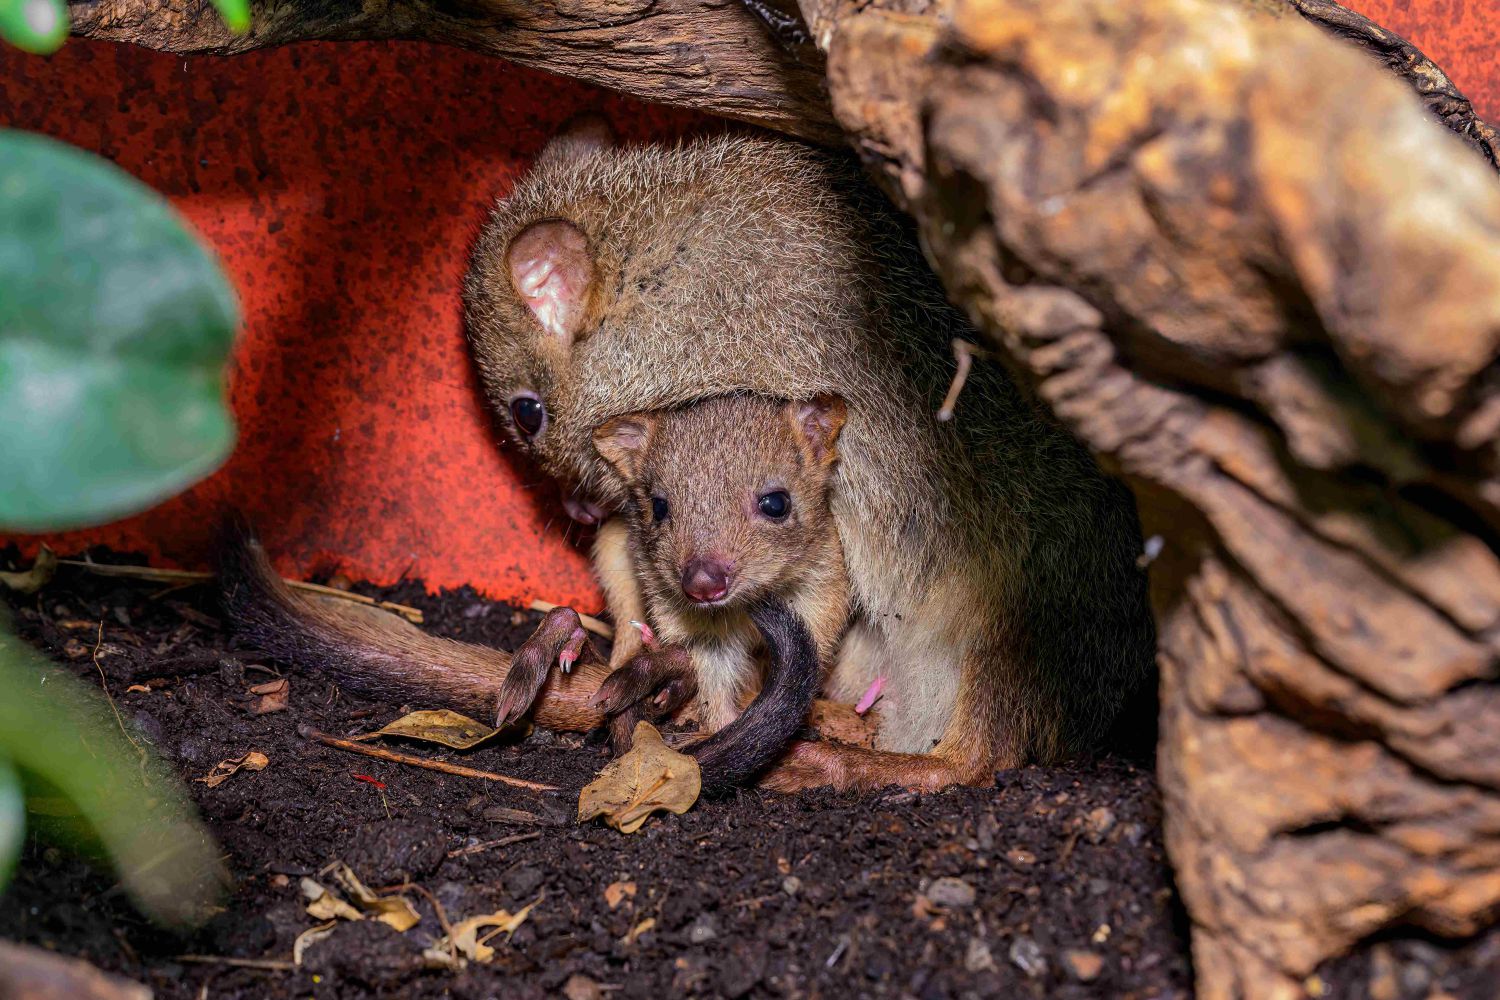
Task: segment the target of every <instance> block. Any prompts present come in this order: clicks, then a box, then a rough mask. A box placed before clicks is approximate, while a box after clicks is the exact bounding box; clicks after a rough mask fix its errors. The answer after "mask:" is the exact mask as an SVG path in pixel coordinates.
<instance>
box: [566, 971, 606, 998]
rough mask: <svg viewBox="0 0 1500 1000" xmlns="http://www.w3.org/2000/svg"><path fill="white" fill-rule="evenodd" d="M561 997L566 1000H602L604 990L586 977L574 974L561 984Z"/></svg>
mask: <svg viewBox="0 0 1500 1000" xmlns="http://www.w3.org/2000/svg"><path fill="white" fill-rule="evenodd" d="M562 991H563V996H565V997H567V998H568V1000H603V997H604V990H602V989H600V987H599V984H598V983H596V982H594V981H593V980H592V979H590V978H589V977H588V976H585V975H582V974H575V975H572V976H569V977H568V981H567V982H565V983H563V988H562Z"/></svg>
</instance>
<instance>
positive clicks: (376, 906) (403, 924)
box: [333, 862, 422, 933]
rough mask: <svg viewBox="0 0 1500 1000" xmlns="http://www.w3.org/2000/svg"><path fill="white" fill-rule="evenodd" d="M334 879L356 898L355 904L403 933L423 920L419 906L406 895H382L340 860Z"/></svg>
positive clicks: (334, 870)
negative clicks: (413, 903)
mask: <svg viewBox="0 0 1500 1000" xmlns="http://www.w3.org/2000/svg"><path fill="white" fill-rule="evenodd" d="M333 878H334V881H336V882H338V884H339V885H341V886H343V888H344V891H345V892H347V893H348V894H349V897H350V898H351V899H353V900H354V904H355V905H356V906H358V907H359V908H360V909H361V910H363V911H364V912H365V913H367V914H369V915H371V916H373V917H374V918H375V919H376V920H379V921H380V922H381V923H383V924H389V925H390V926H391V927H394V928H395V929H396V930H398V931H402V932H403V933H404V932H406V931H409V930H411V929H412V928H413V927H415V926H417V924H419V923H421V922H422V917H421V915H420V914H419V913H417V908H416V907H415V906H413V905H412V904H411V900H409V899H407V898H406V897H405V896H380V895H377V894H376V893H375V892H374V891H373V890H371V889H369V888H368V887H367V886H366V885H365V884H364V883H363V882H361V881H360V880H359V876H357V875H355V874H354V871H353V869H351V868H350V867H349V866H348V865H346V864H344V863H343V862H339V863H338V864H337V865H335V867H334V869H333Z"/></svg>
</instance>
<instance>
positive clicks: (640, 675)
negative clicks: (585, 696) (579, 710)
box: [589, 646, 698, 715]
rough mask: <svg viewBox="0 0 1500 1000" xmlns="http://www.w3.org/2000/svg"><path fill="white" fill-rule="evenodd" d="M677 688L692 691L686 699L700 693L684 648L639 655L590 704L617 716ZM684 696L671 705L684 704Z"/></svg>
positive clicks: (676, 647) (617, 673) (601, 686)
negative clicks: (667, 689) (666, 690)
mask: <svg viewBox="0 0 1500 1000" xmlns="http://www.w3.org/2000/svg"><path fill="white" fill-rule="evenodd" d="M672 686H676V687H678V688H684V687H686V688H689V690H688V693H687V695H686V697H691V696H692V695H693V694H696V693H697V689H698V684H697V678H696V677H695V676H694V674H693V665H692V661H691V660H690V659H689V658H688V655H687V650H685V649H683V648H682V647H680V646H669V647H664V648H658V649H654V650H653V649H646V650H642V651H641V652H639V653H637V654H636V655H635V656H634V657H632V658H631V659H630V661H629V662H627V663H626V664H625V665H624V666H623V667H621V668H620V669H618V670H616V671H615V672H614V673H612V674H610V675H609V676H608V677H607V678H605V680H604V683H603V684H601V685H599V690H598V691H596V692H594V696H593V697H592V698H590V699H589V704H590V705H592V706H594V707H596V708H599V709H601V710H603V712H604V713H605V714H606V715H614V714H616V713H618V712H622V711H624V710H625V709H627V708H630V707H632V706H633V705H635V704H636V703H637V702H639V701H640V700H641V699H643V698H645V697H647V696H648V695H654V694H657V693H658V692H660V691H662V690H663V689H665V688H670V687H672ZM682 700H685V698H684V697H683V696H680V695H673V696H672V697H669V698H668V701H676V702H677V704H681V702H682Z"/></svg>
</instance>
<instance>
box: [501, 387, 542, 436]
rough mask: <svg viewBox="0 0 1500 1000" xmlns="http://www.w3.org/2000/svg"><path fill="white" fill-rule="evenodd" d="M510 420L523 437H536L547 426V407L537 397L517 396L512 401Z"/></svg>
mask: <svg viewBox="0 0 1500 1000" xmlns="http://www.w3.org/2000/svg"><path fill="white" fill-rule="evenodd" d="M510 419H511V420H514V421H515V423H516V429H517V430H519V431H520V432H521V435H522V436H523V437H529V438H531V437H536V436H537V435H538V434H540V433H541V432H542V428H543V427H545V426H547V407H546V406H544V405H543V404H542V401H541V400H540V399H537V398H536V397H535V396H532V395H529V394H528V395H524V396H517V397H516V398H515V399H512V400H511V401H510Z"/></svg>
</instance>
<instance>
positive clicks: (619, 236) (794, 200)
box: [465, 137, 1153, 784]
mask: <svg viewBox="0 0 1500 1000" xmlns="http://www.w3.org/2000/svg"><path fill="white" fill-rule="evenodd" d="M543 220H564V221H566V222H567V223H569V224H570V225H572V226H575V227H576V228H577V229H578V231H579V232H581V233H582V234H583V236H584V237H585V239H586V241H587V245H588V247H589V251H590V253H591V254H592V263H593V268H594V274H595V280H596V281H597V283H598V284H597V286H596V288H595V289H594V292H596V293H597V294H599V295H600V296H601V297H600V298H598V299H591V300H590V302H591V309H592V310H593V312H592V313H591V315H590V316H589V317H588V318H587V321H586V322H585V323H584V324H583V325H582V326H581V327H579V328H577V329H572V330H569V331H568V332H567V333H566V335H564V336H557V335H552V334H548V333H546V332H545V331H543V330H542V329H541V327H540V326H539V324H538V323H537V321H536V318H535V317H534V316H533V315H532V314H531V313H530V311H529V310H528V308H527V306H526V304H525V303H523V302H522V301H521V299H520V298H519V297H518V296H517V294H516V290H515V287H514V285H513V284H512V276H511V274H510V273H509V272H508V270H507V261H506V249H507V248H508V247H509V246H510V245H511V244H512V242H513V241H514V240H515V239H516V238H517V236H520V235H522V234H524V233H525V232H526V231H527V230H528V229H529V227H531V226H532V225H533V224H534V223H537V222H539V221H543ZM465 292H466V295H465V301H466V308H467V315H468V320H469V326H470V331H471V337H472V340H473V346H474V354H475V357H476V359H477V361H478V364H479V366H480V371H481V374H482V376H483V381H484V384H485V387H486V391H487V392H488V393H489V395H490V397H491V399H492V400H493V401H494V402H495V403H496V405H497V407H499V408H500V409H501V411H502V413H504V412H505V408H506V407H507V406H508V405H509V402H510V400H511V399H512V398H513V397H514V395H515V394H516V393H518V392H529V393H534V394H535V395H536V396H537V397H538V398H540V399H541V400H543V401H544V402H545V405H546V407H547V411H548V425H547V427H546V428H545V429H544V430H543V431H542V433H541V434H539V435H537V436H535V437H533V438H526V437H525V436H524V435H521V434H517V440H519V441H521V442H522V443H523V444H524V445H525V447H527V448H528V450H530V451H531V452H532V453H533V454H534V455H535V456H536V457H537V458H538V459H539V460H540V462H541V463H542V464H543V466H544V467H545V468H546V469H547V470H548V471H549V472H550V473H552V474H553V475H555V476H556V477H558V478H559V479H560V480H561V481H562V482H563V483H564V484H565V488H567V489H570V490H573V491H575V492H576V493H577V494H578V495H581V496H586V497H589V498H591V499H595V500H598V501H600V502H601V503H603V504H604V505H606V506H615V505H618V504H619V503H620V502H621V500H622V497H623V486H622V482H621V480H620V478H619V477H618V476H617V475H614V474H613V473H612V470H611V469H610V468H609V466H608V464H607V463H604V462H600V461H599V460H598V459H597V457H596V455H595V454H594V452H593V449H592V448H590V447H589V444H588V432H589V429H590V428H592V427H594V426H597V425H598V424H599V423H600V422H601V421H603V420H606V419H609V418H611V417H613V416H615V415H618V414H620V413H623V412H627V411H633V410H639V409H642V408H648V409H652V408H663V407H670V406H674V405H678V404H681V403H684V402H689V401H691V400H694V399H700V398H703V397H705V396H715V395H723V394H730V393H737V392H752V393H759V394H764V395H771V396H777V397H781V398H787V397H791V398H811V397H813V396H815V395H819V394H823V393H834V394H837V395H840V396H842V397H843V398H844V399H846V400H847V401H848V404H849V420H848V424H847V426H846V428H845V430H844V433H843V436H842V438H841V439H840V451H841V454H842V461H841V464H840V466H839V471H838V475H837V477H836V481H835V485H834V491H833V496H832V509H833V513H834V517H835V520H836V522H837V524H838V528H839V534H840V536H841V539H842V544H843V549H844V554H845V559H846V563H847V568H848V573H849V578H850V584H851V588H852V595H853V601H854V606H855V624H854V627H853V630H852V631H851V633H850V635H849V638H848V640H847V641H846V643H845V647H844V651H843V653H842V654H841V656H840V659H839V663H838V666H837V668H836V670H835V672H834V676H833V679H832V681H831V686H832V693H833V694H834V695H835V696H838V697H844V698H850V699H852V698H854V697H857V696H858V694H859V693H860V691H861V690H862V689H863V687H864V686H865V685H866V684H867V683H868V682H869V681H870V680H871V679H873V677H874V676H876V675H882V674H883V675H886V676H887V677H888V683H887V696H886V700H885V703H884V705H883V708H884V718H885V722H884V723H883V726H884V730H883V738H882V745H883V746H885V747H887V748H889V749H895V750H905V751H918V752H920V751H925V750H927V749H929V748H931V747H933V746H934V743H936V744H937V747H936V749H937V752H938V755H939V759H938V760H937V761H927V762H925V763H924V765H923V766H925V767H929V768H930V767H933V766H937V767H939V768H940V769H941V770H942V772H943V774H942V775H940V776H939V777H938V778H935V779H933V780H931V781H928V782H925V783H926V784H940V783H942V782H943V781H944V780H949V779H951V780H981V779H983V777H984V775H985V774H987V773H988V772H989V771H990V770H992V769H993V768H994V767H998V766H1010V765H1014V764H1018V763H1020V762H1022V761H1024V760H1027V759H1035V760H1043V761H1046V760H1055V759H1057V758H1059V757H1061V756H1063V755H1065V754H1070V753H1076V752H1080V751H1084V750H1087V749H1089V748H1090V747H1092V746H1093V745H1094V744H1095V743H1096V741H1097V740H1098V739H1099V737H1100V736H1101V735H1102V734H1103V732H1104V731H1105V730H1106V728H1107V727H1108V725H1109V723H1110V721H1111V720H1112V719H1113V717H1114V715H1115V713H1116V711H1117V710H1118V708H1119V705H1120V703H1121V701H1122V699H1123V696H1124V695H1125V694H1126V692H1127V691H1128V690H1129V689H1130V688H1131V687H1132V686H1133V685H1135V684H1137V683H1138V682H1139V681H1140V680H1141V679H1142V678H1143V677H1144V676H1146V675H1147V673H1148V671H1149V666H1150V660H1151V655H1152V647H1153V632H1152V625H1151V620H1150V615H1149V611H1148V609H1147V605H1146V601H1145V588H1144V580H1143V576H1142V574H1141V573H1140V572H1139V571H1138V570H1137V569H1136V568H1135V566H1134V558H1135V556H1136V554H1137V553H1138V552H1139V537H1138V527H1137V525H1136V522H1135V517H1134V511H1133V508H1132V504H1131V501H1130V498H1129V496H1128V494H1127V493H1126V492H1125V491H1124V490H1123V488H1121V487H1120V486H1119V485H1118V484H1115V483H1112V482H1110V481H1108V480H1106V479H1105V478H1104V477H1103V476H1101V475H1100V474H1099V472H1098V470H1097V469H1096V468H1095V467H1094V465H1093V463H1092V461H1091V460H1090V458H1089V456H1088V455H1087V454H1086V453H1085V452H1084V451H1083V450H1082V448H1081V447H1079V446H1078V445H1077V444H1076V443H1075V442H1074V441H1072V440H1071V439H1070V438H1069V437H1068V436H1067V435H1066V434H1065V433H1063V432H1062V431H1061V430H1059V429H1058V428H1056V427H1054V426H1053V425H1052V424H1051V423H1049V422H1048V421H1047V420H1046V418H1044V417H1043V416H1042V415H1040V413H1039V412H1038V411H1037V410H1036V409H1035V407H1034V406H1033V405H1032V404H1031V403H1030V401H1028V400H1026V399H1025V398H1023V397H1022V395H1021V394H1020V393H1019V392H1018V391H1017V390H1016V388H1015V387H1014V386H1013V385H1012V384H1011V383H1010V382H1009V381H1008V380H1007V379H1006V378H1005V377H1004V376H1003V375H1002V373H1000V372H999V371H997V370H995V369H993V368H982V369H981V370H978V371H976V372H975V373H974V375H973V376H972V377H971V378H970V380H969V385H968V388H967V390H966V393H965V396H964V397H963V400H962V402H961V404H960V406H959V411H958V418H957V419H956V420H955V421H953V422H952V423H949V424H939V423H938V422H936V421H935V420H934V419H933V418H932V414H933V412H934V411H935V410H936V409H937V407H938V405H939V402H940V400H941V398H942V395H943V390H944V389H945V387H946V384H947V381H948V376H949V374H950V360H949V355H948V344H949V342H950V341H951V339H952V338H953V337H955V336H964V337H972V331H970V329H969V328H968V327H967V325H966V324H965V323H964V322H963V321H962V319H961V318H960V317H959V316H958V314H957V313H956V312H955V311H954V310H953V309H952V308H951V307H950V306H949V305H948V303H947V302H946V301H945V300H944V298H943V297H942V294H941V291H940V289H939V288H938V287H937V285H936V283H935V282H934V281H933V279H932V277H931V275H930V274H929V273H928V272H927V270H926V268H925V267H924V266H923V264H922V262H921V260H920V257H919V255H918V254H917V253H916V250H915V246H914V244H913V242H912V240H911V237H910V235H909V233H908V232H907V231H906V230H905V228H904V227H903V226H902V225H900V224H899V223H897V222H896V221H895V220H894V219H893V217H892V216H891V214H890V213H889V211H888V210H887V209H886V208H885V207H884V205H883V203H881V202H880V201H879V200H878V198H876V197H875V196H873V195H872V194H871V193H870V192H869V190H868V189H867V188H866V187H865V185H864V184H863V183H862V182H861V181H860V180H859V179H858V178H857V176H856V175H855V173H854V172H853V170H852V169H851V167H850V166H849V165H848V164H846V163H844V162H842V161H836V160H831V159H829V158H827V157H825V156H823V155H821V154H817V153H814V152H812V151H810V150H808V149H805V148H803V147H801V146H799V145H796V144H794V143H791V142H787V141H782V140H771V139H760V138H745V137H723V138H716V139H710V140H705V141H700V142H696V143H690V144H687V145H684V146H679V147H675V148H665V147H644V148H637V149H623V150H614V149H609V148H605V147H601V146H600V145H598V144H597V143H596V144H574V145H573V146H571V147H570V148H568V149H567V150H566V151H564V152H560V153H558V154H557V155H552V156H548V157H544V158H543V160H542V162H540V163H539V164H538V167H537V169H536V170H534V171H533V172H532V174H531V175H530V176H528V177H527V178H525V179H524V180H523V181H522V182H521V183H520V184H519V185H518V186H517V188H516V190H515V191H514V192H513V193H512V195H511V196H510V197H509V198H507V199H506V200H504V201H502V202H501V203H500V204H499V206H498V207H497V208H496V210H495V213H494V215H493V216H492V218H491V220H490V223H489V225H488V226H487V227H486V229H485V232H484V235H483V236H482V237H481V239H480V241H479V243H478V245H477V246H476V248H475V252H474V258H473V264H472V266H471V268H470V272H469V275H468V278H467V280H466V286H465ZM843 783H845V784H861V783H867V782H866V781H865V780H864V779H858V780H855V779H848V780H845V781H844V782H843Z"/></svg>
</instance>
